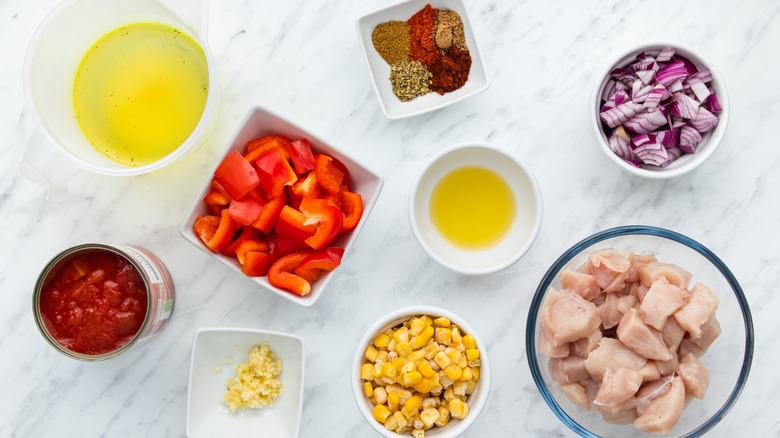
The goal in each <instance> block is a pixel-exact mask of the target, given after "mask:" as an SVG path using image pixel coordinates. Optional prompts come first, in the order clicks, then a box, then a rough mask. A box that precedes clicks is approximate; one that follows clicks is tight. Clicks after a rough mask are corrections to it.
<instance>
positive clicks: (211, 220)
mask: <svg viewBox="0 0 780 438" xmlns="http://www.w3.org/2000/svg"><path fill="white" fill-rule="evenodd" d="M193 229H194V231H195V234H197V235H198V237H200V240H202V241H203V243H205V244H206V246H207V247H208V248H209V249H210V250H212V251H214V252H219V251H220V250H222V249H223V248H225V247H226V246H228V244H230V242H231V241H232V240H233V236H234V235H235V234H236V222H235V221H234V220H233V218H231V217H230V214H228V210H227V209H225V210H222V216H200V217H198V218H197V219H195V225H194V226H193Z"/></svg>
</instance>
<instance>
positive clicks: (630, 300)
mask: <svg viewBox="0 0 780 438" xmlns="http://www.w3.org/2000/svg"><path fill="white" fill-rule="evenodd" d="M637 302H638V300H637V299H636V295H625V296H622V297H621V296H618V300H617V303H616V304H615V307H616V308H617V311H618V312H620V314H622V315H625V314H626V313H628V311H629V310H631V308H633V307H636V304H637ZM621 318H622V317H621Z"/></svg>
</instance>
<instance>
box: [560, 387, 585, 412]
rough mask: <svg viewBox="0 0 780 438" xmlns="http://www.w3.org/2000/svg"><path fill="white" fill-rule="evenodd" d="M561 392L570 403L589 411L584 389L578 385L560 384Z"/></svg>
mask: <svg viewBox="0 0 780 438" xmlns="http://www.w3.org/2000/svg"><path fill="white" fill-rule="evenodd" d="M561 391H563V393H564V394H566V397H568V398H569V400H571V401H572V403H574V404H575V405H577V406H579V407H581V408H582V409H585V410H586V411H587V410H589V409H590V400H589V399H588V393H587V392H586V391H585V387H584V386H583V385H582V384H581V383H579V382H574V383H564V384H561Z"/></svg>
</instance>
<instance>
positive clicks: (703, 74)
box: [688, 68, 712, 84]
mask: <svg viewBox="0 0 780 438" xmlns="http://www.w3.org/2000/svg"><path fill="white" fill-rule="evenodd" d="M691 79H701V81H702V82H704V83H705V84H706V83H707V82H711V81H712V73H711V72H710V69H708V68H703V69H701V70H699V71H697V72H696V73H694V74H692V75H691V77H690V78H688V80H691Z"/></svg>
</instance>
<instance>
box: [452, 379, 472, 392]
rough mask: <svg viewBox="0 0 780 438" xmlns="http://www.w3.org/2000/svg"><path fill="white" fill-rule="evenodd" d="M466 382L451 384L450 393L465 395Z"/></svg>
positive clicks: (459, 381)
mask: <svg viewBox="0 0 780 438" xmlns="http://www.w3.org/2000/svg"><path fill="white" fill-rule="evenodd" d="M468 385H469V384H468V382H466V381H465V380H458V381H457V382H455V383H453V384H452V392H453V393H454V394H455V395H466V388H468Z"/></svg>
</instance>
